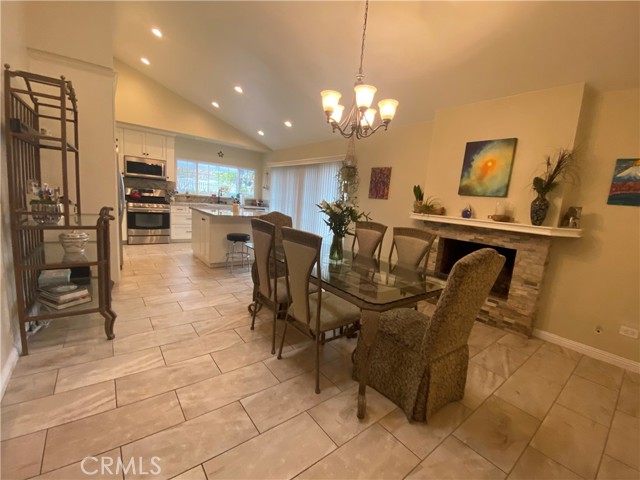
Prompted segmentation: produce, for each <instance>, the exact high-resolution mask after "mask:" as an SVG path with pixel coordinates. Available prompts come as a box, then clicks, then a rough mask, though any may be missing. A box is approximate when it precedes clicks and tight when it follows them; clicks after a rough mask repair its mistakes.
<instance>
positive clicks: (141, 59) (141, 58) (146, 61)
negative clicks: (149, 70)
mask: <svg viewBox="0 0 640 480" xmlns="http://www.w3.org/2000/svg"><path fill="white" fill-rule="evenodd" d="M140 61H141V62H142V63H144V64H145V65H151V62H150V61H149V60H147V59H146V58H144V57H140Z"/></svg>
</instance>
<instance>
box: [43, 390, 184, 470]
mask: <svg viewBox="0 0 640 480" xmlns="http://www.w3.org/2000/svg"><path fill="white" fill-rule="evenodd" d="M183 420H184V417H183V415H182V410H181V409H180V404H179V403H178V399H177V397H176V394H175V392H169V393H165V394H163V395H159V396H157V397H153V398H150V399H147V400H143V401H141V402H136V403H133V404H131V405H127V406H124V407H120V408H116V409H114V410H110V411H108V412H104V413H101V414H99V415H93V416H91V417H88V418H83V419H81V420H77V421H75V422H71V423H67V424H65V425H60V426H58V427H55V428H52V429H50V430H49V433H48V434H47V446H46V448H45V451H44V460H43V462H42V471H43V472H47V471H49V470H55V469H56V468H60V467H63V466H65V465H69V464H71V463H73V462H77V461H80V460H82V459H83V458H84V457H87V456H90V455H93V454H96V453H99V452H104V451H107V450H110V449H112V448H115V447H117V446H120V445H124V444H126V443H130V442H132V441H134V440H138V439H140V438H143V437H146V436H147V435H151V434H153V433H156V432H159V431H160V430H164V429H165V428H168V427H171V426H173V425H177V424H178V423H181V422H182V421H183ZM101 429H105V430H106V431H105V432H104V433H103V434H102V435H96V432H99V431H100V430H101Z"/></svg>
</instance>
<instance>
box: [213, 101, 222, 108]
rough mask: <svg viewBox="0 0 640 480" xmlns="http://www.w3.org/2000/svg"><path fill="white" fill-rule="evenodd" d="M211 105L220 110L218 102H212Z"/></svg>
mask: <svg viewBox="0 0 640 480" xmlns="http://www.w3.org/2000/svg"><path fill="white" fill-rule="evenodd" d="M211 105H213V106H214V107H216V108H220V104H219V103H218V102H211Z"/></svg>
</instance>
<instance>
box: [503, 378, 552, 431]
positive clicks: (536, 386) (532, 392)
mask: <svg viewBox="0 0 640 480" xmlns="http://www.w3.org/2000/svg"><path fill="white" fill-rule="evenodd" d="M561 391H562V384H561V383H557V382H554V381H552V380H549V379H548V378H544V377H541V376H540V375H535V374H531V373H524V372H522V371H517V372H516V373H514V374H513V375H512V376H511V377H510V378H509V379H508V380H507V381H506V382H504V383H503V384H502V386H501V387H500V388H498V390H496V392H495V395H496V396H497V397H500V398H501V399H503V400H506V401H507V402H509V403H510V404H512V405H515V406H516V407H518V408H519V409H521V410H524V411H525V412H527V413H528V414H529V415H533V416H534V417H536V418H538V419H540V420H542V419H544V417H545V415H546V414H547V412H548V411H549V409H550V408H551V405H553V402H555V400H556V398H558V395H559V394H560V392H561Z"/></svg>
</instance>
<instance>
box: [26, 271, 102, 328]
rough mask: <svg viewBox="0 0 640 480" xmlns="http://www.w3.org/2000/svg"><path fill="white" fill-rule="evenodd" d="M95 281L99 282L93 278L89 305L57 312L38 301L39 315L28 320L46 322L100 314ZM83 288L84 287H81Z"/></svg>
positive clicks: (83, 304) (33, 315)
mask: <svg viewBox="0 0 640 480" xmlns="http://www.w3.org/2000/svg"><path fill="white" fill-rule="evenodd" d="M94 281H95V282H97V279H96V278H92V282H91V284H90V285H87V286H88V287H89V292H90V293H91V301H90V302H87V303H82V304H80V305H74V306H72V307H68V308H63V309H61V310H57V309H55V308H53V307H50V306H48V305H44V304H42V303H40V302H38V301H37V300H36V305H38V306H39V307H40V309H39V311H38V310H35V311H38V313H37V314H32V315H29V316H28V317H27V318H28V319H29V320H30V321H35V320H46V319H50V318H60V317H70V316H75V315H86V314H90V313H98V312H100V301H99V298H98V294H97V292H95V289H94V288H93V285H94ZM80 286H81V287H82V286H83V285H80ZM32 310H33V309H32Z"/></svg>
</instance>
